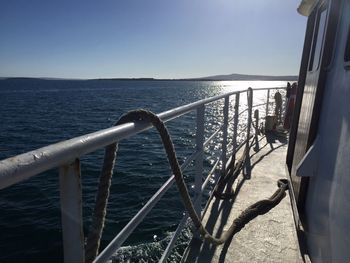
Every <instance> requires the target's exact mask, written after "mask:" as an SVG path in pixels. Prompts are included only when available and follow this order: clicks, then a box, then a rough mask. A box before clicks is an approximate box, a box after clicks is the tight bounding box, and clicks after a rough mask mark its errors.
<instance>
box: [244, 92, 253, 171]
mask: <svg viewBox="0 0 350 263" xmlns="http://www.w3.org/2000/svg"><path fill="white" fill-rule="evenodd" d="M247 104H248V123H247V141H246V147H247V151H246V162H245V174H246V175H247V176H248V177H249V175H250V160H249V149H250V148H249V144H250V140H249V138H250V131H251V126H252V109H253V89H252V88H248V90H247Z"/></svg>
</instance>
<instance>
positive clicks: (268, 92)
mask: <svg viewBox="0 0 350 263" xmlns="http://www.w3.org/2000/svg"><path fill="white" fill-rule="evenodd" d="M269 103H270V90H269V89H268V90H267V98H266V112H265V119H266V117H267V116H268V115H269Z"/></svg>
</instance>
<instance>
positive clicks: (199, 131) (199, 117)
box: [194, 105, 205, 217]
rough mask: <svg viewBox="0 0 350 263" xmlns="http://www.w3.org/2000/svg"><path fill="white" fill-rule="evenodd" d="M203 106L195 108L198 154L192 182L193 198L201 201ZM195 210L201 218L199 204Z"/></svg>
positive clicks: (199, 203)
mask: <svg viewBox="0 0 350 263" xmlns="http://www.w3.org/2000/svg"><path fill="white" fill-rule="evenodd" d="M204 111H205V107H204V105H202V106H200V107H198V108H197V120H196V122H197V123H196V127H197V131H196V150H197V151H198V152H200V153H199V154H198V156H197V158H196V159H195V182H194V192H195V198H198V199H201V195H202V191H201V189H202V176H203V157H204V148H203V143H204ZM194 208H195V210H196V212H197V215H198V216H199V217H201V210H202V208H201V202H198V203H197V204H195V207H194Z"/></svg>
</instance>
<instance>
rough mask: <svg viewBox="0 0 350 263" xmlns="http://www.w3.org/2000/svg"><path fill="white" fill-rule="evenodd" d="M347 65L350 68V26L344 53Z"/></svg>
mask: <svg viewBox="0 0 350 263" xmlns="http://www.w3.org/2000/svg"><path fill="white" fill-rule="evenodd" d="M344 61H345V67H346V68H348V69H349V68H350V28H349V32H348V39H347V40H346V46H345V54H344Z"/></svg>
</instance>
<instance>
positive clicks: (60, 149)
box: [0, 87, 283, 189]
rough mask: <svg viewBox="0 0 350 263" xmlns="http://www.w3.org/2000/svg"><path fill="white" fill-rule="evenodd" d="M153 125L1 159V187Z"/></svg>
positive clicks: (170, 114) (171, 114)
mask: <svg viewBox="0 0 350 263" xmlns="http://www.w3.org/2000/svg"><path fill="white" fill-rule="evenodd" d="M271 89H283V88H281V87H279V88H262V89H257V90H271ZM243 92H246V90H242V91H235V92H231V93H226V94H223V95H219V96H215V97H211V98H208V99H203V100H199V101H197V102H194V103H190V104H187V105H184V106H180V107H177V108H174V109H171V110H168V111H165V112H162V113H160V114H159V115H158V116H159V117H160V118H161V119H162V120H163V121H165V122H166V121H169V120H172V119H174V118H177V117H180V116H182V115H184V114H186V113H188V112H190V111H192V110H195V109H196V108H198V107H199V106H202V105H205V104H208V103H212V102H214V101H217V100H219V99H222V98H225V97H227V96H230V95H233V94H237V93H243ZM149 128H151V125H150V124H149V123H144V122H137V123H133V122H130V123H126V124H122V125H118V126H115V127H111V128H108V129H103V130H100V131H97V132H93V133H90V134H86V135H83V136H79V137H75V138H73V139H70V140H66V141H63V142H59V143H55V144H51V145H49V146H46V147H43V148H39V149H37V150H34V151H30V152H27V153H24V154H20V155H17V156H14V157H11V158H8V159H5V160H2V161H0V189H3V188H6V187H8V186H10V185H13V184H15V183H18V182H21V181H23V180H25V179H28V178H30V177H31V176H34V175H37V174H39V173H42V172H45V171H47V170H49V169H52V168H56V167H59V166H61V165H64V164H66V163H68V162H70V160H74V159H75V158H79V157H80V156H82V155H85V154H88V153H90V152H93V151H95V150H97V149H100V148H103V147H105V146H107V145H109V144H111V143H114V142H116V141H120V140H122V139H125V138H129V137H131V136H133V135H135V134H137V133H140V132H142V131H145V130H147V129H149Z"/></svg>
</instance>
